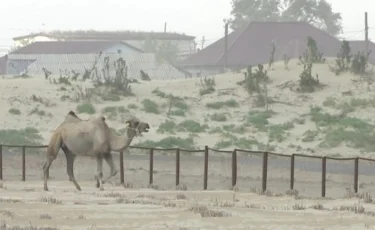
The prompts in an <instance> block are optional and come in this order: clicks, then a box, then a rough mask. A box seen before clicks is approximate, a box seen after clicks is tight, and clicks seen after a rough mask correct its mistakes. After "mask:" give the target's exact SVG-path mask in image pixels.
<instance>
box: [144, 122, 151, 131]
mask: <svg viewBox="0 0 375 230" xmlns="http://www.w3.org/2000/svg"><path fill="white" fill-rule="evenodd" d="M149 129H150V125H149V124H148V123H146V124H145V127H144V129H143V132H146V133H147V132H148V131H149Z"/></svg>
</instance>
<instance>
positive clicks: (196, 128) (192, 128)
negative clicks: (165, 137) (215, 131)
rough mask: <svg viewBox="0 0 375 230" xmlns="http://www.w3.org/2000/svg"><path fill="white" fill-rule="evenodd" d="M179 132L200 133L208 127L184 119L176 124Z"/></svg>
mask: <svg viewBox="0 0 375 230" xmlns="http://www.w3.org/2000/svg"><path fill="white" fill-rule="evenodd" d="M177 129H178V131H180V132H190V133H201V132H204V131H206V129H208V125H201V124H200V123H199V122H196V121H193V120H185V121H183V122H181V123H179V124H178V125H177Z"/></svg>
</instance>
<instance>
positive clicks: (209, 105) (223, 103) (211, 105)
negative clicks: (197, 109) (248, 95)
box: [206, 99, 239, 109]
mask: <svg viewBox="0 0 375 230" xmlns="http://www.w3.org/2000/svg"><path fill="white" fill-rule="evenodd" d="M238 106H239V104H238V103H237V102H236V101H235V100H233V99H230V100H226V101H218V102H210V103H207V104H206V107H207V108H210V109H221V108H223V107H229V108H235V107H238Z"/></svg>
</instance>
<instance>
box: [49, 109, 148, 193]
mask: <svg viewBox="0 0 375 230" xmlns="http://www.w3.org/2000/svg"><path fill="white" fill-rule="evenodd" d="M126 124H127V129H126V132H125V136H123V137H122V136H117V135H114V134H112V133H111V130H110V128H109V127H108V125H107V123H106V122H105V118H104V117H103V116H98V117H94V116H92V117H91V118H90V119H88V120H81V119H80V118H79V117H78V116H77V115H76V114H75V113H74V112H73V111H70V112H69V113H68V114H67V116H66V117H65V120H64V121H63V122H62V123H61V124H60V125H59V126H58V127H57V129H56V130H55V131H54V133H53V134H52V136H51V139H50V142H49V144H48V147H47V160H46V163H45V164H44V166H43V173H44V190H45V191H48V186H47V179H48V174H49V168H50V166H51V164H52V162H53V161H54V160H55V159H56V157H57V154H58V152H59V150H60V148H61V149H62V150H63V152H64V153H65V156H66V163H67V164H66V165H67V173H68V176H69V179H70V181H72V182H73V184H74V185H75V187H76V188H77V190H78V191H81V187H80V186H79V184H78V182H77V181H76V179H75V177H74V172H73V165H74V159H75V157H76V156H93V157H95V158H96V162H97V174H96V175H95V179H96V187H97V188H100V190H104V188H103V184H104V183H105V182H106V181H108V180H109V179H110V178H111V177H113V176H115V175H116V174H117V169H116V167H115V165H114V163H113V159H112V154H111V151H115V152H121V151H123V150H124V149H126V148H127V147H128V146H129V145H130V143H131V142H132V140H133V138H134V137H135V136H138V135H141V134H142V132H148V131H149V129H150V126H149V124H148V123H145V122H141V121H139V120H138V119H137V118H135V117H132V118H130V119H128V120H127V121H126ZM103 158H104V160H105V161H106V162H107V164H108V166H109V167H110V175H109V176H108V177H107V178H106V179H105V180H103V166H102V165H103Z"/></svg>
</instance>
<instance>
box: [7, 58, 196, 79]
mask: <svg viewBox="0 0 375 230" xmlns="http://www.w3.org/2000/svg"><path fill="white" fill-rule="evenodd" d="M105 57H108V58H109V62H110V63H113V62H114V61H115V60H118V59H119V58H123V59H124V60H125V61H126V63H127V65H128V76H130V78H133V79H138V80H140V78H141V77H140V70H143V71H144V72H146V73H147V74H149V76H150V78H151V80H171V79H185V78H186V77H189V76H190V73H188V72H187V71H185V70H183V69H181V68H177V67H175V66H174V65H172V64H170V63H168V62H167V61H160V60H158V58H157V57H156V56H155V54H153V53H122V54H115V53H111V54H103V55H101V56H100V58H98V55H97V54H9V55H8V60H9V61H8V66H7V67H8V69H7V74H19V73H21V72H23V71H25V69H27V72H28V74H30V75H32V76H43V75H44V72H43V68H46V69H47V70H48V71H50V72H51V73H52V74H53V75H57V76H58V75H59V74H60V71H65V72H66V73H71V72H72V70H74V71H75V72H77V73H80V74H81V76H82V75H83V74H84V72H85V69H90V68H92V65H93V63H94V62H95V60H96V59H97V68H98V70H101V69H102V68H103V67H104V58H105ZM110 74H112V76H113V75H115V70H114V68H111V71H110Z"/></svg>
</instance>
